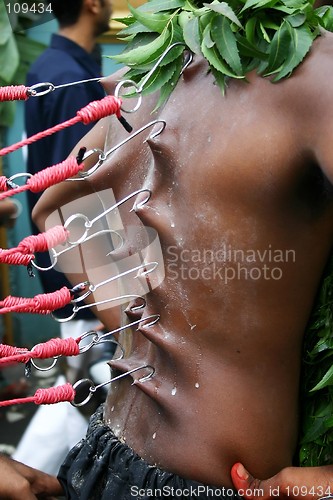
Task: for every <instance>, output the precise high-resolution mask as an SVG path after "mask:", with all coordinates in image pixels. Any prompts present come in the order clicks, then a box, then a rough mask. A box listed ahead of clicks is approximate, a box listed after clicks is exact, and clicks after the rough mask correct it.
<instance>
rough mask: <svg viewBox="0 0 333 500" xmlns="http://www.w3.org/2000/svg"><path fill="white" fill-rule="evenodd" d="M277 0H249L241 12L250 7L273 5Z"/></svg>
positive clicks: (257, 7)
mask: <svg viewBox="0 0 333 500" xmlns="http://www.w3.org/2000/svg"><path fill="white" fill-rule="evenodd" d="M276 2H277V0H247V2H246V3H245V5H244V7H243V8H242V10H241V12H244V11H245V10H248V9H250V8H252V9H253V8H255V9H259V8H263V7H267V8H268V7H273V6H274V5H275V3H276Z"/></svg>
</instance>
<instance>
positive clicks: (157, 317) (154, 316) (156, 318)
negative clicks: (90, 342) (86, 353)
mask: <svg viewBox="0 0 333 500" xmlns="http://www.w3.org/2000/svg"><path fill="white" fill-rule="evenodd" d="M160 317H161V316H160V315H159V314H151V315H150V316H146V317H145V318H141V319H137V320H136V321H132V323H128V324H126V325H123V326H120V327H119V328H116V329H115V330H111V332H107V333H103V335H100V336H99V337H98V339H97V340H96V342H95V345H97V344H98V343H99V342H104V338H105V337H109V336H111V335H115V334H116V333H119V332H122V331H124V330H127V328H131V327H132V326H136V325H139V324H140V323H142V322H143V321H146V320H149V319H151V320H152V321H150V322H149V323H147V324H146V325H145V327H150V326H153V325H155V324H156V323H157V322H158V321H159V320H160Z"/></svg>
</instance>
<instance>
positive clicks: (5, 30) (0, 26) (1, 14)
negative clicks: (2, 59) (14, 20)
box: [0, 2, 13, 50]
mask: <svg viewBox="0 0 333 500" xmlns="http://www.w3.org/2000/svg"><path fill="white" fill-rule="evenodd" d="M12 34H13V31H12V27H11V25H10V22H9V20H8V16H7V11H6V8H5V3H4V2H0V46H1V47H2V45H4V44H5V43H7V42H8V40H9V38H10V37H11V35H12ZM1 50H2V48H1Z"/></svg>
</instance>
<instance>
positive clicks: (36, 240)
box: [0, 226, 69, 265]
mask: <svg viewBox="0 0 333 500" xmlns="http://www.w3.org/2000/svg"><path fill="white" fill-rule="evenodd" d="M68 236H69V231H68V230H67V229H65V228H64V227H63V226H54V227H52V228H51V229H49V230H48V231H46V232H45V233H40V234H36V235H32V236H27V237H26V238H24V239H23V240H22V241H21V242H20V243H19V244H18V246H17V247H16V248H10V249H7V250H4V249H1V248H0V263H5V264H14V265H19V264H20V263H21V260H20V256H21V255H22V256H28V257H29V260H28V262H26V259H25V260H24V259H22V263H24V265H29V264H30V262H31V260H32V259H33V258H34V254H35V253H36V252H46V251H47V250H49V249H50V248H54V247H56V246H57V245H60V244H61V243H65V242H66V241H67V238H68ZM11 257H13V261H12V260H11Z"/></svg>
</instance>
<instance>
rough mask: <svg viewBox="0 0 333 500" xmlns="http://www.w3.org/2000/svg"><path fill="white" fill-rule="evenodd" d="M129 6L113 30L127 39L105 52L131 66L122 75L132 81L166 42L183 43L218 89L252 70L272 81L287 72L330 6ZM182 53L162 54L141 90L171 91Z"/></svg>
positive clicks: (328, 20)
mask: <svg viewBox="0 0 333 500" xmlns="http://www.w3.org/2000/svg"><path fill="white" fill-rule="evenodd" d="M129 8H130V11H131V15H130V16H128V17H125V18H122V19H121V21H122V22H123V23H124V24H125V25H126V28H124V29H123V30H122V31H121V32H120V33H119V37H120V38H121V39H122V40H124V41H127V42H128V45H127V47H126V49H125V51H124V52H123V53H122V54H120V55H117V56H113V59H114V60H116V61H118V62H120V63H123V64H126V65H128V66H129V67H130V68H131V71H130V72H129V73H128V74H127V76H128V78H131V79H133V80H134V81H137V82H140V80H141V79H142V78H143V77H144V75H145V74H146V73H147V72H148V71H149V69H151V67H152V65H153V63H154V61H155V62H156V60H157V59H158V57H160V56H161V54H162V53H163V52H164V51H165V50H166V49H167V48H168V47H169V46H170V45H172V44H173V43H175V42H183V43H185V44H186V45H187V46H188V47H189V49H190V50H191V51H192V52H194V53H195V54H198V55H199V54H200V55H202V56H203V57H205V58H206V59H207V61H208V63H209V66H210V68H211V70H212V72H213V74H214V75H215V77H216V82H217V83H218V85H219V86H220V88H221V90H222V92H224V91H225V87H226V82H227V79H228V78H240V79H245V78H246V74H247V73H248V72H249V71H251V70H253V69H257V71H258V73H259V74H260V75H262V76H271V77H272V81H273V82H277V81H279V80H280V79H282V78H285V77H288V76H289V75H290V74H291V73H292V72H293V70H294V69H295V68H296V67H297V66H298V65H299V64H300V63H301V62H302V60H303V59H304V57H305V56H306V54H307V53H308V52H309V50H310V48H311V45H312V42H313V41H314V40H315V38H316V37H317V36H318V35H319V34H320V29H321V28H326V29H330V28H331V27H333V9H332V7H329V6H325V7H320V8H318V9H313V7H312V5H311V3H309V2H308V1H307V0H246V1H245V0H230V1H228V3H226V2H219V1H218V0H214V1H213V2H211V3H205V2H199V1H197V2H195V1H194V0H192V1H190V0H150V1H148V2H147V3H145V4H144V5H142V6H141V7H138V8H137V9H134V8H132V7H129ZM182 51H183V49H181V48H180V49H179V47H178V50H175V51H171V52H170V53H169V54H168V56H167V58H166V60H164V61H163V63H162V65H161V70H160V71H159V76H158V78H156V77H155V79H154V80H155V81H154V86H153V88H151V89H150V90H147V89H146V92H149V91H153V90H154V91H155V90H156V89H158V88H162V87H163V92H164V95H165V96H167V95H168V93H170V92H172V90H173V88H174V81H175V80H177V77H179V76H180V73H181V66H180V64H179V60H180V59H181V57H182V55H181V53H182ZM166 75H173V78H171V77H169V78H167V76H166ZM165 86H167V87H169V88H168V90H169V92H166V88H165Z"/></svg>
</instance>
